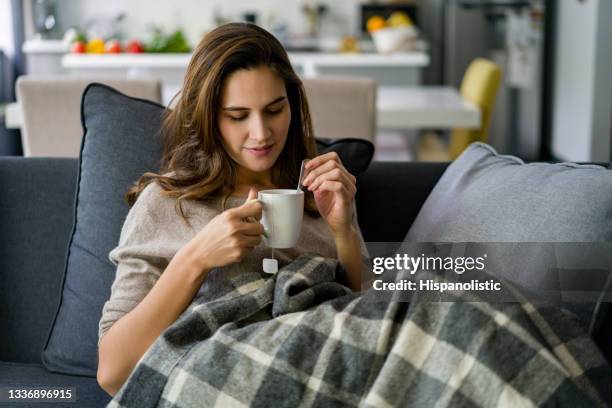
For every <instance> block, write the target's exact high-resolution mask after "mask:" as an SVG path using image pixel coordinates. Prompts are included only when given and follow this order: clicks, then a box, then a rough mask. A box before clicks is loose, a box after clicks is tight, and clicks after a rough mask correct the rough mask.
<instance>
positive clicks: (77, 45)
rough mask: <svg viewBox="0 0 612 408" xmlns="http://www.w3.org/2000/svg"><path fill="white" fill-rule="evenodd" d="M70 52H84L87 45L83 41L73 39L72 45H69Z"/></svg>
mask: <svg viewBox="0 0 612 408" xmlns="http://www.w3.org/2000/svg"><path fill="white" fill-rule="evenodd" d="M70 52H74V53H75V54H85V52H87V45H86V44H85V42H83V41H75V42H73V43H72V47H70Z"/></svg>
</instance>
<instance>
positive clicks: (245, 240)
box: [240, 235, 261, 248]
mask: <svg viewBox="0 0 612 408" xmlns="http://www.w3.org/2000/svg"><path fill="white" fill-rule="evenodd" d="M240 242H241V244H242V245H243V246H245V247H248V248H254V247H256V246H257V245H259V244H260V243H261V237H260V236H259V235H244V236H243V237H242V238H241V240H240Z"/></svg>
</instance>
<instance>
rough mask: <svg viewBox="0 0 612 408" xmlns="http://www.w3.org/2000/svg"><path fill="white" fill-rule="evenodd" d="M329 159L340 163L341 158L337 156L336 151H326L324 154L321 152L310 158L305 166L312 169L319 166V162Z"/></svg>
mask: <svg viewBox="0 0 612 408" xmlns="http://www.w3.org/2000/svg"><path fill="white" fill-rule="evenodd" d="M329 160H333V161H335V162H337V163H340V164H341V163H342V160H340V156H338V153H336V152H328V153H325V154H322V155H320V156H317V157H315V158H314V159H312V160H310V161H309V162H308V163H306V166H305V168H306V169H307V170H313V169H315V168H317V167H319V166H320V165H321V164H323V163H325V162H326V161H329Z"/></svg>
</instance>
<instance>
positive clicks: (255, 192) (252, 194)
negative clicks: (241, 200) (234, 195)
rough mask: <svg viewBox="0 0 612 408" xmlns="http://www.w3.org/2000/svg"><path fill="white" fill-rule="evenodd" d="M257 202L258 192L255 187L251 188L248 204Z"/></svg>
mask: <svg viewBox="0 0 612 408" xmlns="http://www.w3.org/2000/svg"><path fill="white" fill-rule="evenodd" d="M253 199H255V200H257V190H255V189H254V188H253V187H251V188H250V189H249V196H248V197H247V199H246V200H247V202H249V201H250V200H253Z"/></svg>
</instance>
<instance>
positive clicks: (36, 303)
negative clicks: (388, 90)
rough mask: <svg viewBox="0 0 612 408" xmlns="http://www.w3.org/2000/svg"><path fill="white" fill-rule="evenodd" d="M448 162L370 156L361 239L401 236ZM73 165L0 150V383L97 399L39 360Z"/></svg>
mask: <svg viewBox="0 0 612 408" xmlns="http://www.w3.org/2000/svg"><path fill="white" fill-rule="evenodd" d="M446 166H447V165H446V164H434V163H377V162H375V163H372V165H371V166H370V168H369V169H368V170H367V171H366V173H364V174H362V175H361V176H360V178H359V180H358V190H359V192H360V193H359V195H358V198H357V207H358V210H359V220H360V225H361V228H362V230H363V234H364V238H365V240H366V241H401V240H402V239H403V238H404V236H405V235H406V232H407V231H408V228H409V227H410V224H411V222H412V220H413V219H414V218H415V217H416V215H417V213H418V210H419V209H420V206H421V205H422V203H423V201H424V200H425V198H426V197H427V195H428V194H429V192H430V191H431V189H432V188H433V186H434V184H435V182H436V181H437V180H438V179H439V177H440V176H441V174H442V172H443V171H444V169H445V168H446ZM77 171H78V159H76V158H74V159H73V158H36V157H32V158H19V157H0V231H1V232H0V282H1V283H0V305H1V306H0V308H1V309H0V387H6V386H15V387H18V386H21V387H25V386H27V387H32V386H37V385H38V386H73V387H76V397H77V402H78V406H83V407H95V406H103V405H105V404H106V403H107V402H108V401H109V400H110V397H109V396H108V395H107V394H106V393H105V392H104V390H102V389H101V388H100V387H99V386H98V384H97V381H96V379H95V378H92V377H80V376H71V375H62V374H56V373H50V372H49V371H47V370H46V368H45V367H44V366H43V365H42V363H41V351H42V348H43V346H44V343H45V340H46V336H47V333H48V330H49V326H50V325H51V322H52V320H53V315H54V312H55V310H56V307H57V302H58V299H59V296H60V288H61V279H62V273H63V270H64V262H65V256H66V248H67V246H68V241H69V238H70V233H71V230H72V223H73V215H74V210H73V205H74V194H75V189H76V177H77ZM381 195H385V196H389V197H393V199H389V200H378V199H377V197H380V196H381ZM367 197H370V198H369V199H366V198H367ZM368 214H396V215H397V217H388V218H387V219H385V220H381V219H379V218H375V217H368ZM1 405H2V403H0V406H1ZM48 405H49V406H51V407H57V406H58V404H57V403H48ZM36 406H37V407H44V406H45V403H39V404H36Z"/></svg>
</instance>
